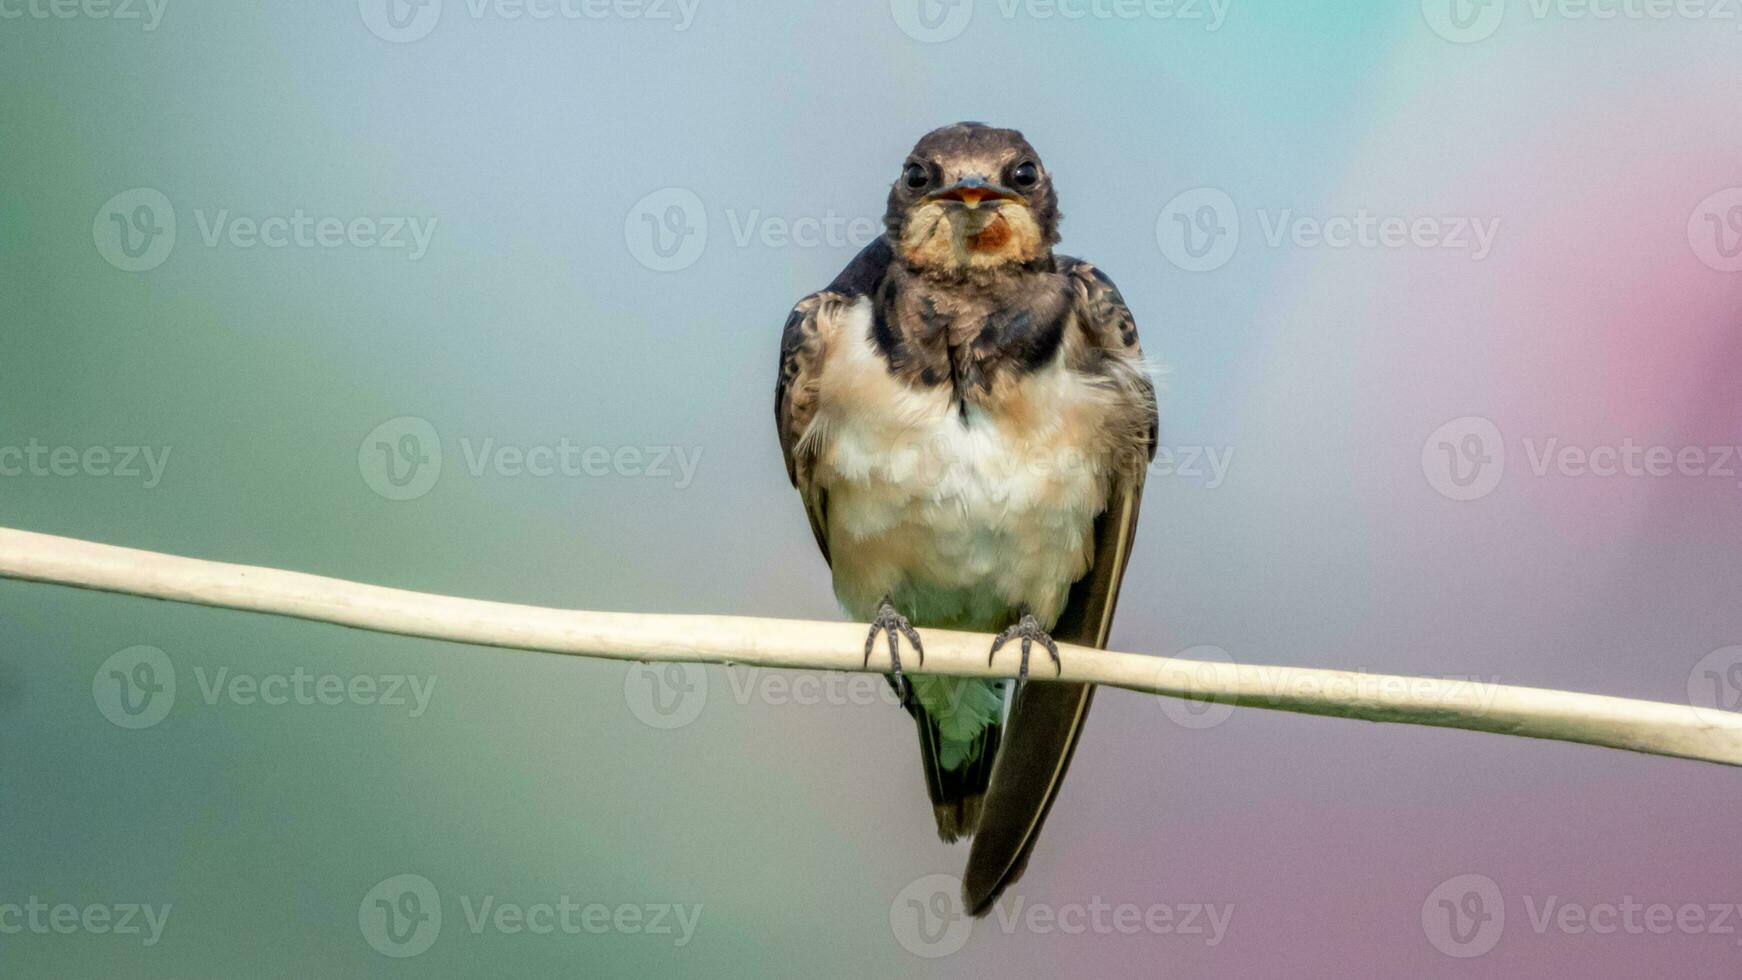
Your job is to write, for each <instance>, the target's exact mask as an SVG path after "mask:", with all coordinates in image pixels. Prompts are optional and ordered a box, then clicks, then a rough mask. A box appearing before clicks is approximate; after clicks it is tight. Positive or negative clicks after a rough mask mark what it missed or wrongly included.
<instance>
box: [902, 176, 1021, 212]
mask: <svg viewBox="0 0 1742 980" xmlns="http://www.w3.org/2000/svg"><path fill="white" fill-rule="evenodd" d="M925 199H926V200H927V201H940V202H949V203H953V204H965V205H967V206H968V207H970V208H977V207H979V206H980V204H981V203H982V202H985V201H993V202H996V201H1020V200H1022V195H1020V194H1018V193H1016V192H1015V191H1013V190H1011V189H1010V188H1008V187H1005V186H1003V185H1001V184H994V183H992V182H991V181H989V180H986V179H984V178H981V177H966V178H963V179H962V180H958V181H956V182H955V183H953V184H951V185H950V186H948V187H946V188H944V189H943V190H940V191H933V192H932V193H930V194H927V195H926V196H925Z"/></svg>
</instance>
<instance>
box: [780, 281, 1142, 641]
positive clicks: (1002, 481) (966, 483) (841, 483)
mask: <svg viewBox="0 0 1742 980" xmlns="http://www.w3.org/2000/svg"><path fill="white" fill-rule="evenodd" d="M870 316H871V309H870V303H869V302H868V301H861V302H859V303H858V304H857V305H855V306H854V307H853V308H852V309H851V310H850V311H849V312H848V313H847V314H846V315H845V316H844V317H843V322H842V323H841V324H840V329H839V331H838V332H837V333H836V334H835V342H834V343H833V344H832V345H831V350H830V351H829V354H828V357H827V360H826V362H825V364H824V366H823V369H822V373H821V377H820V378H819V402H818V413H817V417H816V420H815V422H814V423H813V425H812V427H811V430H810V431H809V432H808V433H807V435H806V441H807V443H808V445H809V448H811V449H813V450H814V451H815V452H816V453H817V460H818V466H817V472H816V479H817V482H818V483H819V485H821V486H822V487H823V488H825V489H826V490H827V492H828V498H829V504H828V515H829V534H830V552H831V555H832V557H833V563H834V575H835V592H836V595H837V596H838V597H839V598H840V600H841V602H842V605H843V606H845V607H846V609H847V611H848V612H849V614H851V615H853V616H855V617H857V618H862V619H866V618H870V617H871V615H872V614H874V613H875V611H876V607H877V603H878V602H879V601H880V600H881V599H882V597H883V596H884V595H885V594H889V595H891V596H893V597H894V598H895V603H896V605H897V606H898V607H900V608H902V609H903V611H904V612H906V614H907V615H909V616H910V617H912V618H913V620H914V621H915V623H916V624H919V625H929V626H945V627H953V628H962V629H979V630H991V629H997V628H1000V627H1001V626H1003V625H1005V624H1006V623H1007V622H1008V621H1009V615H1010V612H1011V611H1012V610H1013V609H1015V608H1016V607H1017V606H1018V605H1020V604H1024V603H1026V604H1027V605H1028V606H1029V607H1030V608H1031V609H1032V610H1033V611H1034V614H1035V616H1036V618H1038V619H1039V620H1040V621H1041V622H1042V623H1043V624H1044V625H1047V626H1050V625H1051V624H1052V623H1053V622H1054V620H1055V619H1056V618H1057V616H1058V614H1059V612H1060V610H1061V609H1062V608H1063V605H1064V600H1065V597H1066V593H1067V592H1068V590H1069V587H1070V585H1071V583H1073V582H1074V581H1076V580H1077V579H1078V578H1080V577H1081V576H1082V574H1083V573H1084V572H1085V571H1086V570H1087V568H1088V565H1089V562H1090V561H1091V560H1092V558H1093V555H1092V554H1091V550H1092V534H1091V532H1092V528H1093V524H1094V520H1095V517H1096V516H1097V514H1098V513H1099V512H1100V510H1101V508H1102V507H1103V505H1104V502H1105V500H1106V494H1107V479H1108V469H1109V466H1108V460H1107V459H1105V458H1101V457H1102V456H1103V451H1102V450H1100V449H1098V448H1097V446H1098V445H1099V444H1100V443H1101V442H1102V439H1101V433H1102V431H1103V426H1102V424H1101V423H1102V421H1103V420H1104V419H1105V417H1106V413H1107V411H1108V397H1109V396H1108V394H1107V393H1106V392H1105V390H1103V389H1099V388H1096V387H1095V386H1093V385H1091V384H1089V383H1088V382H1087V381H1086V380H1085V379H1084V378H1083V377H1081V376H1080V375H1078V374H1077V373H1076V372H1073V371H1071V370H1069V369H1068V368H1067V367H1065V366H1064V364H1063V363H1062V360H1063V359H1062V358H1060V359H1058V360H1056V361H1055V362H1054V363H1053V364H1052V365H1050V366H1048V367H1046V368H1043V369H1041V370H1040V371H1037V372H1035V373H1033V374H1031V375H1029V376H1028V377H1027V378H1025V379H1024V380H1023V381H1022V385H1023V390H1022V394H1021V402H1022V405H1023V412H1022V413H1021V418H1020V419H1018V418H1014V417H1012V418H997V417H994V416H992V415H990V414H988V413H987V412H986V411H985V410H983V409H981V408H979V407H977V406H975V405H973V404H972V403H970V406H969V409H968V412H967V424H966V425H964V424H963V418H962V413H961V410H960V409H959V407H958V405H957V403H956V402H955V399H954V395H953V392H952V391H951V390H950V388H949V387H948V386H941V385H940V386H934V387H931V388H926V389H916V388H913V387H910V386H909V385H908V384H907V383H905V382H904V381H903V380H902V379H901V378H898V377H896V376H895V375H893V374H891V373H890V371H889V370H888V367H887V365H886V363H885V362H884V360H883V358H882V357H881V356H880V355H879V354H878V352H877V350H876V349H875V347H874V346H873V342H872V340H871V339H870V336H869V326H870Z"/></svg>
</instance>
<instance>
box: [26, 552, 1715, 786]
mask: <svg viewBox="0 0 1742 980" xmlns="http://www.w3.org/2000/svg"><path fill="white" fill-rule="evenodd" d="M0 578H14V579H22V580H25V581H32V582H47V583H53V584H57V585H70V586H74V587H76V588H82V589H95V590H99V591H103V592H119V593H124V594H127V595H136V596H145V597H148V598H153V599H168V600H170V601H172V602H185V603H192V604H195V605H202V606H216V607H220V608H225V609H241V610H247V611H250V612H261V613H270V614H273V615H277V616H292V617H296V618H298V619H308V620H314V621H316V622H323V623H335V624H338V625H340V626H350V627H354V628H356V629H365V630H373V631H376V632H380V633H397V634H400V635H404V636H421V637H428V638H430V639H437V640H451V641H455V642H460V643H473V644H478V645H481V646H492V647H504V648H509V649H518V650H534V651H542V652H546V653H560V654H569V655H573V656H585V657H603V658H607V659H612V660H637V661H664V662H680V661H687V662H702V663H723V664H732V663H737V664H753V665H756V666H759V667H774V668H789V669H805V670H836V671H859V670H861V666H860V663H861V658H862V657H863V656H864V641H865V628H864V627H863V626H861V625H855V624H851V623H820V622H809V621H802V620H782V619H753V618H748V617H737V616H661V615H636V614H630V613H599V612H578V611H568V610H558V609H544V608H539V607H536V606H519V605H513V604H509V603H501V602H484V601H480V600H477V599H460V598H453V597H449V596H438V595H430V594H427V593H422V592H408V591H404V590H401V589H388V588H382V587H380V586H374V585H362V584H359V583H355V582H346V581H341V580H339V579H331V578H322V577H320V576H316V575H304V574H301V573H299V572H286V571H280V570H278V569H272V568H254V567H250V566H246V565H230V564H224V563H221V562H212V561H201V560H199V559H195V558H180V557H176V556H173V555H164V554H158V553H156V552H150V551H136V550H133V549H130V548H117V547H113V546H110V545H103V544H96V543H93V542H89V541H79V540H76V539H73V538H62V537H55V536H53V535H47V534H36V533H33V532H29V531H16V530H9V529H5V528H0ZM991 640H992V638H991V637H990V636H982V635H979V634H974V633H958V632H953V631H948V630H927V631H926V632H925V652H926V659H925V665H924V666H923V667H921V666H919V664H918V663H917V662H913V663H909V662H906V661H904V663H903V666H904V667H905V668H906V669H907V671H908V672H909V673H935V674H953V675H957V676H968V677H1007V676H1009V674H1008V672H1007V671H1004V670H999V669H995V668H994V667H989V666H987V663H986V651H987V649H988V648H989V646H990V644H991ZM1060 652H1061V654H1062V656H1063V659H1064V673H1063V678H1064V679H1065V680H1072V681H1086V682H1089V683H1094V684H1102V685H1106V686H1108V687H1122V688H1125V689H1126V690H1130V691H1141V692H1147V693H1151V694H1160V695H1165V696H1168V697H1176V698H1186V699H1190V700H1195V701H1214V702H1218V703H1226V704H1235V705H1243V706H1247V707H1256V708H1272V709H1278V710H1282V711H1294V712H1300V713H1304V714H1315V715H1332V716H1336V717H1342V718H1359V719H1363V720H1366V721H1383V722H1398V723H1403V724H1412V725H1435V726H1439V727H1442V728H1464V729H1469V730H1472V731H1483V732H1496V733H1499V734H1503V735H1522V736H1525V737H1527V738H1542V739H1554V740H1558V741H1564V742H1582V743H1585V744H1588V745H1601V746H1607V747H1610V748H1617V749H1627V750H1629V751H1633V752H1644V753H1650V754H1654V755H1665V756H1676V757H1680V758H1686V759H1696V760H1701V761H1705V762H1718V763H1723V764H1726V765H1732V766H1735V765H1742V714H1738V713H1735V712H1729V711H1720V710H1715V709H1710V708H1697V707H1692V706H1689V705H1676V704H1667V703H1662V702H1656V701H1636V700H1631V699H1627V698H1612V697H1603V696H1600V695H1594V694H1575V693H1571V692H1567V691H1550V690H1542V689H1538V688H1529V687H1507V686H1502V685H1497V684H1482V683H1471V682H1467V681H1448V680H1438V679H1433V678H1416V677H1398V676H1391V675H1384V674H1365V673H1350V672H1347V671H1337V670H1315V669H1310V668H1301V667H1260V666H1253V665H1248V664H1238V665H1236V664H1226V663H1210V662H1202V661H1190V660H1177V659H1173V658H1169V657H1151V656H1140V655H1137V654H1130V653H1115V652H1112V651H1101V650H1090V649H1085V648H1082V647H1073V646H1069V645H1065V646H1061V650H1060ZM884 656H885V657H886V656H887V654H886V653H885V654H884ZM1014 662H1015V658H1014V657H1011V658H1006V659H1003V660H1000V661H999V665H1000V666H1013V665H1014ZM886 666H887V662H886V661H885V660H883V659H880V658H877V657H874V658H873V660H872V663H871V669H873V670H879V671H880V670H882V669H884V668H885V667H886ZM1048 673H1049V672H1045V671H1043V672H1041V677H1042V678H1045V677H1046V676H1048Z"/></svg>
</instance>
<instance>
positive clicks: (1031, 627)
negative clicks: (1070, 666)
mask: <svg viewBox="0 0 1742 980" xmlns="http://www.w3.org/2000/svg"><path fill="white" fill-rule="evenodd" d="M1019 637H1020V638H1021V640H1022V665H1021V666H1020V667H1019V668H1017V671H1016V689H1017V690H1018V691H1020V690H1022V687H1023V685H1024V684H1027V683H1028V654H1029V651H1030V649H1031V648H1032V647H1033V646H1034V644H1036V643H1039V644H1040V645H1041V646H1043V647H1045V648H1046V652H1047V656H1050V657H1051V658H1052V666H1053V669H1054V670H1056V671H1058V673H1059V674H1060V675H1061V676H1062V675H1063V674H1064V663H1063V662H1061V661H1060V660H1059V647H1058V644H1057V643H1054V642H1053V639H1052V637H1051V636H1049V635H1048V634H1047V632H1046V630H1043V629H1041V628H1040V620H1038V619H1035V618H1034V614H1033V613H1032V612H1029V611H1028V609H1027V607H1024V608H1023V610H1022V618H1021V619H1020V620H1017V622H1016V625H1015V626H1012V627H1010V628H1009V629H1007V630H1005V631H1004V632H1002V633H1000V634H998V638H997V639H995V640H993V641H992V653H991V654H990V655H989V656H987V657H986V666H988V667H990V666H992V661H994V660H996V659H998V651H999V650H1000V649H1003V647H1004V644H1006V643H1008V642H1010V641H1011V640H1014V639H1017V638H1019Z"/></svg>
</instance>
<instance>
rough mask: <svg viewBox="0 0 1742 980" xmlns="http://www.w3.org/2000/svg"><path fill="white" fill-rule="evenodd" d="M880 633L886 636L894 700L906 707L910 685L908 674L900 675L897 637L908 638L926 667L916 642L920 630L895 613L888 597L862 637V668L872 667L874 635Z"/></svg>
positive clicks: (923, 648) (921, 651) (911, 690)
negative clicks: (863, 641) (869, 630)
mask: <svg viewBox="0 0 1742 980" xmlns="http://www.w3.org/2000/svg"><path fill="white" fill-rule="evenodd" d="M879 631H881V632H882V633H884V634H885V635H886V636H888V637H889V678H890V680H889V683H890V686H892V687H894V688H895V695H896V697H898V698H900V699H901V704H902V707H906V706H907V705H908V704H910V703H911V702H912V699H913V685H912V684H910V683H908V680H907V675H906V674H903V673H902V672H901V650H900V642H899V639H898V637H902V636H905V637H907V642H908V643H909V644H910V645H911V646H912V647H913V652H914V653H915V654H917V655H918V656H919V665H920V666H921V667H924V666H925V646H924V644H922V643H920V642H919V631H918V630H916V629H914V628H913V624H912V623H909V622H908V621H907V617H906V616H903V615H901V614H900V613H898V612H896V611H895V606H894V605H892V604H891V603H890V601H889V598H888V597H887V596H885V597H884V599H883V601H882V602H881V603H879V604H878V606H877V616H876V618H874V619H872V620H871V632H870V633H869V634H867V635H866V637H865V662H864V663H863V664H862V665H861V666H864V667H869V666H871V651H872V650H873V649H875V647H876V645H877V634H878V632H879Z"/></svg>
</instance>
